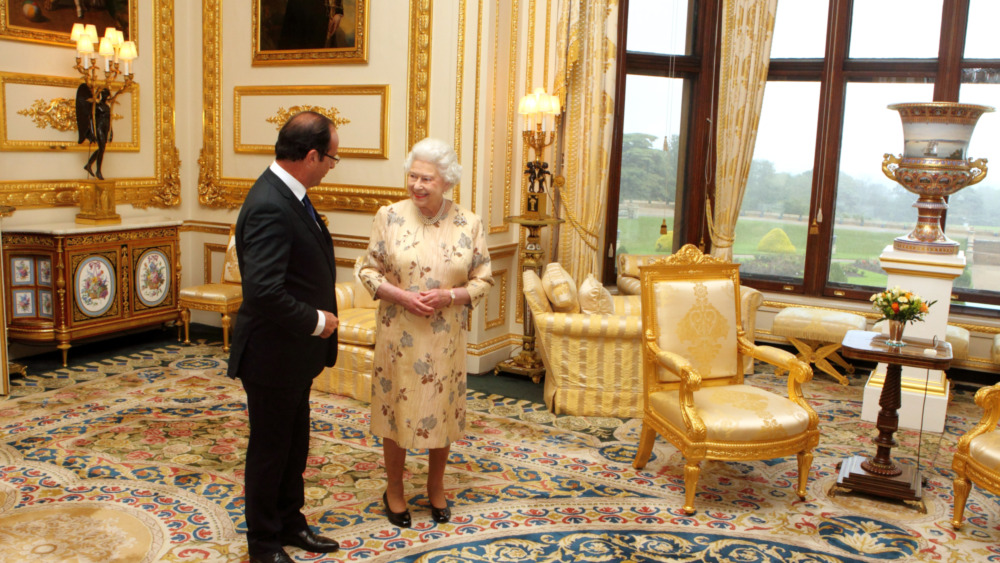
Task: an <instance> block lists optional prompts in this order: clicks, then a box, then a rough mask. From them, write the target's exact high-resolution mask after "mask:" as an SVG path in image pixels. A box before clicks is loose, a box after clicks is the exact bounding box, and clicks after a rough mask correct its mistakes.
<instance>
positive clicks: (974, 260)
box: [605, 0, 1000, 315]
mask: <svg viewBox="0 0 1000 563" xmlns="http://www.w3.org/2000/svg"><path fill="white" fill-rule="evenodd" d="M664 4H665V5H667V6H669V9H673V10H675V11H680V13H681V14H683V15H682V16H675V17H673V19H671V20H670V21H677V22H680V21H683V22H684V24H685V25H686V26H687V27H685V28H684V29H683V34H684V35H683V37H684V38H685V41H686V43H684V46H685V49H684V50H681V49H679V48H678V45H680V43H678V42H676V40H674V39H673V38H671V37H664V34H665V33H667V32H669V33H681V32H680V31H676V30H672V29H671V28H670V26H668V28H667V29H662V26H661V29H660V31H659V34H657V35H654V36H653V39H645V40H642V41H639V40H636V41H637V42H636V43H633V26H634V25H635V23H634V22H637V21H640V22H646V21H652V20H653V19H654V14H653V12H652V10H653V9H654V8H653V6H656V7H657V8H656V9H661V10H662V9H668V8H664V7H663V6H664ZM720 4H721V0H689V1H687V2H684V1H681V0H677V1H675V2H665V3H664V2H662V1H659V2H658V1H655V0H645V1H640V0H628V1H626V2H623V3H622V7H623V9H627V10H628V18H627V24H626V29H625V30H624V36H625V38H626V39H625V45H626V50H627V52H626V53H624V55H623V57H622V60H623V63H624V64H622V68H623V71H622V78H621V80H620V81H619V84H620V85H623V86H624V88H625V92H624V104H623V110H622V111H621V112H619V115H617V116H616V118H617V119H618V124H619V129H620V131H621V135H620V140H619V142H620V143H621V144H620V147H621V155H620V158H619V160H618V161H617V162H616V163H615V164H619V163H620V176H621V180H620V185H619V186H618V188H619V189H618V191H615V189H616V186H614V185H613V186H612V187H611V191H612V193H617V194H618V198H617V199H618V201H617V203H618V207H617V209H614V210H613V213H612V214H610V215H609V223H610V222H611V220H612V219H614V220H616V221H617V225H616V226H615V228H614V229H613V230H611V231H609V233H608V234H609V239H611V240H615V241H616V242H615V247H616V248H617V249H618V250H619V251H622V250H623V249H624V251H627V252H630V253H651V252H656V251H663V252H670V251H671V250H672V249H676V248H677V246H678V245H680V244H683V243H687V242H690V243H695V244H705V245H706V246H707V245H708V244H709V242H708V241H707V240H706V239H707V235H706V234H705V226H704V222H705V219H704V216H705V197H706V195H705V194H711V192H712V190H713V189H714V185H713V176H714V175H713V174H712V171H713V170H714V166H715V163H714V161H713V153H712V151H711V141H712V139H711V123H712V117H713V115H712V111H713V109H714V107H715V104H714V101H715V100H716V99H717V94H716V93H715V92H714V91H713V87H714V86H715V84H714V81H713V80H712V78H713V77H714V76H715V73H716V71H717V68H716V67H717V64H716V62H715V60H714V57H715V50H716V47H717V46H716V44H715V41H716V40H717V38H716V36H717V33H716V32H717V29H718V24H719V21H718V18H719V5H720ZM996 21H1000V2H996V1H995V0H881V1H879V2H868V1H864V2H862V1H858V0H853V1H852V0H796V1H795V2H779V3H778V10H777V17H776V20H775V32H774V39H773V43H772V49H771V64H770V68H769V75H768V84H767V87H766V90H765V94H764V102H763V107H762V113H761V119H760V125H759V129H758V135H757V144H756V146H755V149H754V160H753V164H752V166H751V170H750V178H749V180H748V184H747V189H746V192H745V194H744V199H743V206H742V208H741V214H740V217H739V220H738V222H737V228H736V241H735V245H734V248H733V251H734V259H735V260H736V261H738V262H740V263H741V264H742V267H741V271H742V276H743V278H744V280H745V281H746V283H748V284H750V285H754V286H756V287H758V288H761V289H766V290H770V291H779V292H787V293H794V294H800V295H807V296H816V297H819V296H823V297H830V298H844V299H854V300H860V299H867V298H868V296H869V295H870V294H871V293H872V291H873V289H877V288H881V287H884V286H885V283H886V274H885V272H883V271H882V269H881V268H880V267H879V260H878V257H879V255H880V254H881V253H882V250H883V249H884V248H885V247H886V246H888V245H891V244H892V241H893V239H894V238H896V237H898V236H904V235H906V234H907V233H908V232H909V231H910V230H911V229H912V228H913V226H914V225H915V224H916V218H917V213H916V209H914V208H913V207H912V205H913V203H914V202H915V201H916V197H917V196H916V195H914V194H911V193H909V192H907V191H906V190H905V189H903V188H902V187H901V186H899V184H897V183H895V182H893V181H891V180H889V179H888V178H886V177H885V176H884V175H883V174H882V171H881V163H882V159H883V155H884V154H886V153H891V154H897V155H898V154H901V153H902V150H903V140H902V125H901V121H900V119H899V115H898V113H896V112H895V111H893V110H890V109H888V108H887V107H886V106H888V105H890V104H894V103H901V102H925V101H959V102H966V103H978V104H984V105H990V106H994V107H997V109H1000V103H998V102H1000V42H997V41H996V39H995V34H996V32H995V29H994V27H995V26H994V25H992V22H996ZM639 27H640V29H643V27H642V26H641V25H640V26H639ZM651 41H659V43H656V45H668V46H672V47H667V48H661V49H656V48H654V43H651ZM634 45H635V46H636V47H638V46H642V49H637V48H636V49H634V48H633V46H634ZM678 68H682V69H683V70H682V71H678V70H677V69H678ZM654 77H655V78H654ZM671 85H673V86H671ZM652 106H657V109H656V111H653V110H652V109H651V107H652ZM678 112H679V113H678ZM654 127H656V129H653V128H654ZM705 147H707V150H705V149H704V148H705ZM997 147H1000V112H997V113H988V114H986V115H984V116H983V118H981V119H980V122H979V124H978V125H977V127H976V129H975V133H974V134H973V137H972V143H971V145H970V147H969V153H968V154H969V156H970V157H972V158H980V157H984V158H989V159H990V160H991V162H1000V155H996V154H991V153H992V152H993V151H995V150H996V149H997ZM997 166H1000V164H998V165H997ZM612 177H614V174H613V175H612ZM612 207H613V206H612ZM664 220H665V221H666V223H667V226H668V229H669V230H670V233H671V237H668V238H669V239H670V240H669V242H670V243H671V248H665V242H666V240H665V239H663V238H662V237H660V234H659V226H660V225H661V223H662V222H663V221H664ZM944 228H945V233H946V234H947V236H948V237H949V238H951V239H952V240H955V241H956V242H958V243H959V244H960V245H961V248H962V250H963V251H964V252H965V254H966V261H967V264H968V266H967V268H966V272H965V273H964V274H963V275H962V276H961V277H960V278H959V279H957V280H956V282H955V291H954V293H955V295H956V297H957V300H956V302H955V303H953V310H959V311H962V312H966V313H971V314H988V315H994V314H997V313H1000V169H998V170H996V171H991V172H990V173H988V174H987V177H986V179H985V180H984V181H983V182H981V183H979V184H977V185H975V186H972V187H968V188H966V189H964V190H962V191H960V192H958V193H957V194H955V195H954V196H952V197H951V198H950V201H949V209H948V211H947V213H946V218H945V224H944ZM616 235H617V238H616ZM613 267H614V264H613V261H612V260H608V261H606V268H605V279H606V280H609V279H614V278H613V277H610V278H609V277H608V276H609V274H612V273H613Z"/></svg>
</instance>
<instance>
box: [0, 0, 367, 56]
mask: <svg viewBox="0 0 1000 563" xmlns="http://www.w3.org/2000/svg"><path fill="white" fill-rule="evenodd" d="M8 1H9V0H8ZM368 2H369V0H254V2H253V3H254V9H253V26H252V27H253V31H252V34H253V65H254V66H257V65H285V64H327V63H365V62H368Z"/></svg>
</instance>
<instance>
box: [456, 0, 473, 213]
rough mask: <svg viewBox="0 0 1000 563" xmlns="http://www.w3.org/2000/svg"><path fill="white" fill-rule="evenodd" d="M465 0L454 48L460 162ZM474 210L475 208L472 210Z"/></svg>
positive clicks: (458, 200)
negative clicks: (456, 42)
mask: <svg viewBox="0 0 1000 563" xmlns="http://www.w3.org/2000/svg"><path fill="white" fill-rule="evenodd" d="M467 4H468V2H467V0H460V1H459V3H458V44H457V46H456V48H455V154H457V155H458V161H459V162H462V91H463V90H464V88H465V9H466V6H467ZM451 193H452V199H453V200H454V201H455V203H461V202H462V190H452V192H451ZM473 212H475V210H473Z"/></svg>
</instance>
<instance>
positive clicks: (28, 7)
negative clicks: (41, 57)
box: [0, 0, 139, 47]
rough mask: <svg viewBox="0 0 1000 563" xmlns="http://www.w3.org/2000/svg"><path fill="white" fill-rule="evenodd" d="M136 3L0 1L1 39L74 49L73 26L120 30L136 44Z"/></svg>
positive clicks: (107, 0)
mask: <svg viewBox="0 0 1000 563" xmlns="http://www.w3.org/2000/svg"><path fill="white" fill-rule="evenodd" d="M137 5H138V0H0V37H2V38H7V39H19V40H22V41H34V42H38V43H50V44H53V45H66V46H68V47H75V45H73V42H72V41H70V39H69V32H70V30H72V29H73V24H74V23H82V24H94V25H95V26H96V27H97V33H98V35H99V36H103V35H104V29H105V28H107V27H114V28H115V29H119V30H121V32H122V34H123V35H124V36H125V39H126V40H129V41H135V42H136V44H138V43H139V40H138V38H137V37H136V34H135V30H136V29H137V27H138V24H137V21H138V20H137V17H138V16H137V13H136V12H137Z"/></svg>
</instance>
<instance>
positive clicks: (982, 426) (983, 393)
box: [957, 383, 1000, 454]
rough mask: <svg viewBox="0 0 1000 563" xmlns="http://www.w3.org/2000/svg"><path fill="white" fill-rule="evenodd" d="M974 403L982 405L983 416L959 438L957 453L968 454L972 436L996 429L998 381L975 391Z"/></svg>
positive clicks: (999, 396)
mask: <svg viewBox="0 0 1000 563" xmlns="http://www.w3.org/2000/svg"><path fill="white" fill-rule="evenodd" d="M976 404H977V405H979V406H980V407H982V409H983V418H982V419H980V421H979V424H977V425H976V427H975V428H973V429H972V430H969V431H968V432H966V433H965V434H964V435H962V437H961V438H959V440H958V448H957V451H958V453H962V454H968V453H969V442H971V441H972V439H973V438H975V437H976V436H980V435H982V434H985V433H987V432H991V431H993V430H995V429H996V427H997V421H998V420H1000V383H997V384H995V385H992V386H990V387H983V388H982V389H980V390H979V391H976Z"/></svg>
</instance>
